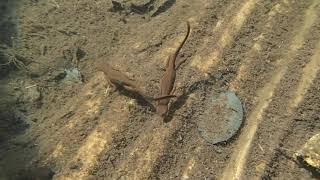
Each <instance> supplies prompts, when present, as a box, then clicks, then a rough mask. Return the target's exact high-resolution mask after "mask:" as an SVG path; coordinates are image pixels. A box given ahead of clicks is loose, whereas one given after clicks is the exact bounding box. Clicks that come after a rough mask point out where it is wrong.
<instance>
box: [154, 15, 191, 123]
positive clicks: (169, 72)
mask: <svg viewBox="0 0 320 180" xmlns="http://www.w3.org/2000/svg"><path fill="white" fill-rule="evenodd" d="M186 23H187V33H186V36H185V38H184V39H183V41H182V42H181V43H180V45H179V46H178V48H177V49H176V51H175V52H174V53H173V54H171V55H170V56H169V57H168V59H167V63H166V70H165V72H164V74H163V76H162V78H161V80H160V95H159V97H164V96H170V95H173V94H174V91H175V88H174V86H175V80H176V71H177V69H178V68H179V67H180V65H181V64H182V63H183V62H184V61H181V62H180V63H178V65H177V66H176V58H177V56H178V54H179V51H180V50H181V48H182V46H183V45H184V43H185V42H186V40H187V38H188V36H189V34H190V24H189V22H188V21H187V22H186ZM170 99H171V98H164V99H160V100H157V106H156V111H157V113H158V114H159V115H160V116H161V117H162V118H164V117H165V116H166V115H167V112H168V106H169V102H170Z"/></svg>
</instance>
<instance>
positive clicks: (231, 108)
mask: <svg viewBox="0 0 320 180" xmlns="http://www.w3.org/2000/svg"><path fill="white" fill-rule="evenodd" d="M207 107H208V108H207V109H206V110H205V111H204V113H203V115H202V116H201V117H200V120H199V121H198V130H199V132H200V135H201V136H202V137H203V138H204V139H205V140H206V141H207V142H209V143H212V144H216V143H220V142H224V141H227V140H229V139H230V138H231V137H232V136H234V135H235V134H236V132H237V131H238V130H239V128H240V126H241V124H242V119H243V108H242V104H241V102H240V100H239V99H238V97H237V96H236V95H235V93H234V92H225V93H221V94H220V95H219V96H214V97H212V99H211V100H210V101H209V103H208V105H207Z"/></svg>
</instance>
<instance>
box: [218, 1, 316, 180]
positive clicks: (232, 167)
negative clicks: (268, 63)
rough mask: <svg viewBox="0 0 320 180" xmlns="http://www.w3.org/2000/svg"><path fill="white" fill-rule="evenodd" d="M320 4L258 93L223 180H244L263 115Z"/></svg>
mask: <svg viewBox="0 0 320 180" xmlns="http://www.w3.org/2000/svg"><path fill="white" fill-rule="evenodd" d="M319 3H320V2H319V1H317V0H314V2H313V4H312V5H311V6H310V7H309V8H308V10H307V11H306V13H305V21H304V24H303V25H302V26H301V27H300V29H299V30H298V31H297V32H298V33H297V35H296V36H295V37H294V38H293V41H292V44H291V46H290V48H289V50H290V51H289V52H288V54H287V56H286V57H285V58H284V59H280V60H279V61H278V62H279V66H278V67H279V68H278V69H277V70H276V72H275V74H274V76H273V77H272V78H271V80H270V82H269V83H267V84H266V85H265V87H264V88H262V89H261V90H260V91H259V92H258V95H257V97H258V98H257V101H258V104H257V105H256V108H255V109H254V110H253V111H252V113H251V114H250V115H249V117H248V119H247V122H248V124H247V126H246V127H244V128H249V129H247V130H246V131H243V134H241V135H240V137H239V140H238V144H237V147H236V151H235V152H234V153H233V155H232V157H231V160H230V162H229V164H228V166H227V167H226V169H225V171H224V173H223V176H222V179H227V180H230V179H241V178H242V174H243V170H244V165H245V163H246V161H247V155H248V153H249V150H250V148H251V143H252V141H253V137H254V135H255V133H256V130H257V128H258V125H259V123H260V122H261V120H262V116H263V113H264V111H265V109H266V108H267V107H268V106H269V103H270V102H271V100H272V96H273V93H274V90H275V89H276V87H277V86H278V84H279V82H280V80H281V79H282V77H283V75H284V74H285V72H286V71H287V68H288V67H287V66H288V64H289V63H290V62H291V61H292V60H293V59H294V57H295V52H296V51H297V50H298V49H299V48H300V47H301V46H302V44H303V42H304V38H305V36H306V34H308V33H309V29H310V28H311V26H312V25H313V23H314V22H315V20H316V17H317V16H316V11H315V7H316V6H317V5H318V4H319Z"/></svg>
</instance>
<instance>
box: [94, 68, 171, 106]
mask: <svg viewBox="0 0 320 180" xmlns="http://www.w3.org/2000/svg"><path fill="white" fill-rule="evenodd" d="M96 68H97V70H98V71H102V72H103V73H104V75H105V77H106V79H107V80H108V82H109V85H111V86H113V87H115V85H120V86H122V87H124V88H126V89H129V90H130V91H133V92H136V93H138V94H140V95H142V96H144V97H145V98H146V99H147V100H161V99H166V98H172V97H175V96H174V95H165V96H160V97H156V98H154V97H150V96H148V95H146V93H145V92H144V91H143V90H142V89H140V88H139V87H138V86H137V85H136V84H137V82H136V81H134V80H132V79H130V78H129V77H128V76H126V75H125V74H123V73H122V72H120V71H118V70H115V69H113V68H112V67H111V66H110V65H109V64H108V63H106V62H99V63H97V64H96Z"/></svg>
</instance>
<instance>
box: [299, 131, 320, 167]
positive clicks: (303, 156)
mask: <svg viewBox="0 0 320 180" xmlns="http://www.w3.org/2000/svg"><path fill="white" fill-rule="evenodd" d="M294 156H295V157H296V158H297V159H298V161H299V162H301V163H302V164H304V165H308V166H309V168H310V167H311V168H313V170H315V171H317V172H318V173H320V133H318V134H316V135H314V136H313V137H312V138H310V139H309V140H308V141H307V142H306V143H305V144H304V145H303V146H302V148H301V149H300V150H299V151H297V152H296V153H295V154H294Z"/></svg>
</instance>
